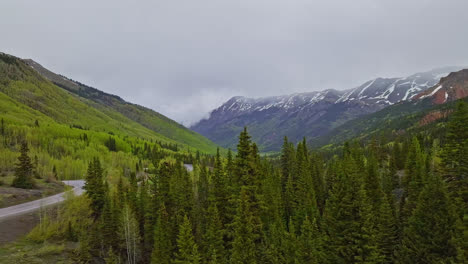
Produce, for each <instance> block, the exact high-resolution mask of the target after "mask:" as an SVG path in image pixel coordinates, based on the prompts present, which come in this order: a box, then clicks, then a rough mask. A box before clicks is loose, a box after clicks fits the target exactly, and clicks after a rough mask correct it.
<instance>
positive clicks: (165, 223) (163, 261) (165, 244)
mask: <svg viewBox="0 0 468 264" xmlns="http://www.w3.org/2000/svg"><path fill="white" fill-rule="evenodd" d="M172 239H173V237H172V232H171V225H170V223H169V215H168V213H167V211H166V206H165V205H164V203H162V204H161V206H160V207H159V211H158V219H157V221H156V225H155V232H154V246H153V251H152V254H151V263H153V264H169V263H171V259H172V251H173V248H174V246H173V244H172Z"/></svg>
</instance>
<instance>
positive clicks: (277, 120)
mask: <svg viewBox="0 0 468 264" xmlns="http://www.w3.org/2000/svg"><path fill="white" fill-rule="evenodd" d="M459 69H460V67H456V66H455V67H443V68H437V69H433V70H431V71H427V72H419V73H415V74H412V75H409V76H407V77H395V78H374V79H372V80H369V81H366V82H364V83H363V84H361V85H360V86H357V87H354V88H351V89H346V90H335V89H327V90H323V91H313V92H306V93H295V94H290V95H283V96H270V97H260V98H247V97H242V96H236V97H232V98H231V99H229V100H228V101H227V102H225V103H224V104H222V105H221V106H220V107H218V108H216V109H214V110H213V111H212V112H211V113H210V116H209V117H208V118H206V119H202V120H200V121H199V122H198V123H196V124H194V125H193V126H191V128H192V129H193V130H194V131H196V132H198V133H200V134H202V135H204V136H206V137H208V138H210V139H211V140H213V141H214V142H216V143H218V144H220V145H221V146H223V147H231V148H234V146H235V141H234V140H232V138H235V135H236V134H237V133H239V132H240V131H241V130H242V128H243V126H248V127H249V130H251V135H252V138H253V139H254V140H256V141H257V142H259V144H260V149H261V150H262V151H277V150H279V148H280V146H281V142H282V137H283V136H285V135H286V136H288V137H289V138H290V140H291V141H293V142H298V141H299V140H301V139H302V138H303V137H306V138H314V137H317V136H321V135H323V134H324V133H326V132H327V131H330V130H332V129H334V128H336V127H338V126H340V125H342V124H344V123H345V122H346V121H349V120H352V119H354V118H356V117H359V116H363V115H366V114H369V113H374V112H377V111H379V110H381V109H383V108H385V107H387V106H389V105H393V104H395V103H398V102H400V101H406V100H409V99H411V98H413V97H414V96H416V95H417V94H418V93H420V92H422V91H425V90H427V89H429V88H431V87H432V86H433V85H435V84H436V83H437V82H438V81H439V79H440V77H442V76H445V75H447V74H448V73H449V72H451V71H454V70H459ZM304 130H305V131H304ZM300 131H304V132H302V133H301V132H300Z"/></svg>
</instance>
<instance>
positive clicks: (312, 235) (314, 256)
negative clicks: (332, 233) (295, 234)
mask: <svg viewBox="0 0 468 264" xmlns="http://www.w3.org/2000/svg"><path fill="white" fill-rule="evenodd" d="M298 247H299V248H298V254H299V259H300V261H299V263H323V262H324V261H325V259H324V252H323V245H322V234H321V233H320V232H319V230H318V227H317V223H316V220H315V219H313V220H312V221H310V219H309V217H306V219H305V220H304V223H303V224H302V227H301V235H300V236H299V244H298Z"/></svg>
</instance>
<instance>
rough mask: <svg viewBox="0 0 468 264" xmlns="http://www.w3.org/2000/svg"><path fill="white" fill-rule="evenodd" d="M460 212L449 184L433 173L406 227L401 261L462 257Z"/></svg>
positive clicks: (448, 260) (412, 261)
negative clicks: (458, 213)
mask: <svg viewBox="0 0 468 264" xmlns="http://www.w3.org/2000/svg"><path fill="white" fill-rule="evenodd" d="M456 221H457V219H456V215H455V212H454V210H453V206H452V204H451V202H450V198H449V196H448V193H447V189H446V187H445V184H444V183H443V182H442V180H441V179H440V177H438V176H432V177H430V179H429V182H428V184H427V185H426V186H425V187H424V189H423V190H422V191H421V195H420V196H419V199H418V204H417V206H416V208H415V209H414V211H413V213H412V214H411V216H410V218H409V220H408V225H407V226H406V227H405V228H404V232H403V240H402V246H401V249H400V252H399V255H400V262H402V263H414V260H416V259H417V260H418V261H420V262H422V263H454V262H456V261H457V257H458V256H459V254H460V253H459V252H458V250H459V248H458V246H457V244H456V240H455V232H457V230H456Z"/></svg>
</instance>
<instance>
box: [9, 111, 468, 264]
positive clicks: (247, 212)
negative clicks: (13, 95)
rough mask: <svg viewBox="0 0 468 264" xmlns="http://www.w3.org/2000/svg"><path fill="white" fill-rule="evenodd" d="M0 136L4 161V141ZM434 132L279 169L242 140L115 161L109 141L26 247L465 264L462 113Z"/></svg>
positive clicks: (140, 257) (465, 119)
mask: <svg viewBox="0 0 468 264" xmlns="http://www.w3.org/2000/svg"><path fill="white" fill-rule="evenodd" d="M39 125H40V124H39ZM4 130H6V131H9V132H8V133H9V134H7V133H5V132H4ZM1 131H2V141H4V142H7V144H6V145H5V144H3V146H4V147H3V148H2V149H3V150H2V151H3V152H5V151H7V149H8V147H5V146H10V147H11V146H13V145H14V146H16V144H13V145H11V140H12V138H14V137H13V136H14V135H16V133H14V132H12V131H11V130H9V128H8V124H5V123H4V122H2V127H1ZM440 131H441V130H440V129H439V130H437V133H432V132H431V130H428V131H422V132H418V133H415V134H404V135H401V136H399V137H398V138H397V139H395V140H393V139H392V140H391V141H390V140H386V139H385V138H384V137H383V138H379V139H376V138H374V139H372V140H369V141H365V142H359V141H349V142H346V143H345V144H344V145H343V147H342V148H341V150H340V152H339V153H327V152H323V151H319V150H318V151H316V150H312V149H309V147H308V144H307V142H306V141H305V140H304V141H302V142H300V143H298V144H297V145H296V146H295V145H294V144H293V143H291V142H289V141H288V139H287V138H285V139H284V143H283V148H282V151H281V154H280V155H279V156H277V157H262V155H260V154H259V152H258V148H257V145H256V144H255V143H254V142H252V141H251V139H250V136H249V134H248V131H247V128H245V129H244V131H243V132H242V133H241V134H240V136H239V143H238V145H237V150H236V151H235V152H231V151H229V152H228V153H227V155H221V154H220V153H219V151H218V153H217V154H216V155H214V156H210V155H202V154H200V153H196V154H194V155H192V154H191V153H188V152H181V151H179V152H177V151H176V149H174V150H170V149H164V148H162V147H161V145H158V144H157V143H152V144H150V143H149V142H141V143H140V144H139V145H138V147H136V145H129V146H128V147H129V148H131V151H129V152H128V153H127V154H125V153H123V152H122V151H118V150H120V149H121V147H122V143H121V142H120V141H119V140H117V141H116V140H115V139H114V137H112V136H108V137H107V138H103V140H102V145H99V146H100V147H104V148H106V147H107V149H101V151H100V152H92V153H89V155H88V156H94V158H93V159H89V160H87V164H86V165H87V166H86V171H85V172H84V175H85V179H86V185H85V190H86V193H85V195H83V196H79V197H70V198H69V199H68V200H67V201H66V203H65V204H64V205H63V206H62V207H60V208H59V213H58V214H56V215H55V216H53V217H50V218H48V219H46V220H45V221H44V222H43V223H42V224H41V225H39V226H37V227H36V228H35V229H34V230H33V231H32V232H31V233H30V234H29V235H28V239H30V240H31V241H35V243H44V241H48V242H49V243H74V244H75V245H76V247H75V249H74V250H73V251H72V253H70V254H71V255H72V256H73V258H74V259H75V260H76V261H79V262H83V263H135V264H136V263H245V264H247V263H249V264H251V263H465V262H466V261H467V258H468V244H467V241H468V206H467V204H468V158H467V157H468V107H467V104H466V103H464V102H459V103H458V104H457V107H456V109H455V110H454V112H453V114H451V116H450V118H449V121H448V122H447V123H446V125H445V127H444V129H443V133H441V132H440ZM76 135H77V136H79V138H80V139H81V141H80V142H81V143H80V144H81V146H82V147H85V146H87V145H88V144H89V142H87V140H89V139H84V137H83V132H77V134H76ZM9 142H10V143H9ZM23 142H25V141H23ZM26 142H28V141H26ZM31 143H32V145H35V144H34V141H31V140H29V144H31ZM64 145H65V146H67V144H64ZM18 146H21V155H20V156H19V162H18V164H17V168H16V170H15V176H16V179H15V182H16V184H19V183H22V184H26V185H25V187H26V188H28V187H30V185H29V184H30V180H32V179H29V178H28V177H27V175H32V173H31V171H32V170H36V168H35V166H34V165H33V164H32V163H33V162H32V161H31V159H30V158H29V157H28V150H29V149H28V146H27V144H26V143H23V144H20V145H18ZM100 147H97V148H100ZM33 150H35V148H33ZM102 153H107V154H105V155H103V154H102ZM119 153H120V154H119ZM44 155H45V154H43V155H40V156H41V159H40V160H41V161H42V160H44V159H45V160H48V159H46V158H44V157H46V156H44ZM116 155H123V156H116ZM125 155H127V157H128V158H125V157H126V156H125ZM4 162H5V161H4ZM184 163H192V164H193V165H194V171H193V172H189V171H187V170H186V168H185V167H184V166H183V164H184ZM52 164H54V167H53V169H52V168H49V167H50V165H52ZM48 166H49V167H48V168H49V170H50V171H51V172H52V171H55V172H54V173H56V174H57V171H59V172H60V171H62V170H63V167H62V166H61V163H60V162H51V163H50V164H49V163H48ZM39 168H41V166H39ZM25 175H26V176H25Z"/></svg>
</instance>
